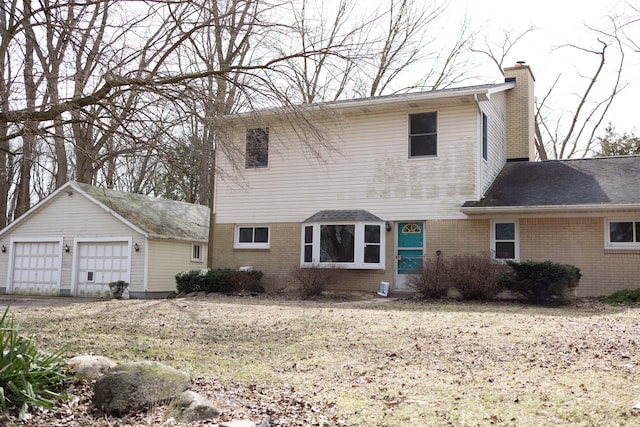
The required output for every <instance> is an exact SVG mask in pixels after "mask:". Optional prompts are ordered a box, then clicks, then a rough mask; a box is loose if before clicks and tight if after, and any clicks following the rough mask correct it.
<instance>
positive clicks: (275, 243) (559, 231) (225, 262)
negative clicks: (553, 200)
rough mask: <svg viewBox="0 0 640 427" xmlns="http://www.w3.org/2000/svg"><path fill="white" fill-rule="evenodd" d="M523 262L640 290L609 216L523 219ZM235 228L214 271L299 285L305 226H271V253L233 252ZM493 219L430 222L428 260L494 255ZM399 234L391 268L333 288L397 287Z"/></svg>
mask: <svg viewBox="0 0 640 427" xmlns="http://www.w3.org/2000/svg"><path fill="white" fill-rule="evenodd" d="M519 230H520V259H521V260H522V261H526V260H536V261H545V260H552V261H554V262H560V263H568V264H573V265H575V266H577V267H579V268H580V270H581V271H582V275H583V277H582V279H581V282H580V286H578V295H579V296H583V297H594V296H600V295H608V294H611V293H613V292H615V291H617V290H620V289H635V288H640V250H635V251H633V250H631V251H630V250H605V249H604V219H603V218H588V217H585V218H523V219H520V220H519ZM233 231H234V226H233V225H232V224H218V225H216V229H215V244H214V267H223V268H232V269H237V268H238V267H240V266H243V265H251V266H253V267H254V268H255V269H257V270H261V271H262V272H263V273H264V274H265V277H264V279H263V280H264V281H265V284H266V285H267V287H268V288H270V289H275V290H277V289H281V288H288V289H294V288H296V287H297V284H296V283H295V281H294V280H293V279H292V278H291V276H290V275H289V273H290V271H291V269H293V268H296V267H298V266H299V265H300V238H301V237H300V234H301V225H300V224H299V223H287V224H271V247H270V249H268V250H247V249H233ZM490 233H491V221H490V219H467V220H439V221H427V225H426V247H427V249H426V256H427V257H429V258H432V257H434V256H435V252H436V251H437V250H440V251H442V255H443V256H445V257H446V256H451V255H456V254H465V253H488V252H489V250H490V243H491V237H490V236H491V234H490ZM394 255H395V254H394V238H393V233H391V232H387V233H386V254H385V256H386V265H387V268H386V269H385V270H344V271H342V272H340V274H339V275H338V276H337V277H336V280H335V283H332V284H331V286H330V288H331V289H332V290H338V291H340V290H345V291H346V290H350V291H362V292H370V293H373V292H375V291H377V290H378V287H379V285H380V282H381V281H387V282H390V283H393V273H394V271H393V268H394V263H395V257H394Z"/></svg>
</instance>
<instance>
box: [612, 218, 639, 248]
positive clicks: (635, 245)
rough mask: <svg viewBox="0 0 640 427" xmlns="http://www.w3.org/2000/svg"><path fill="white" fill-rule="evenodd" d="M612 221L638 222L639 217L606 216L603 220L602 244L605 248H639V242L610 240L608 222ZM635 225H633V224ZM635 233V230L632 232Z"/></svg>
mask: <svg viewBox="0 0 640 427" xmlns="http://www.w3.org/2000/svg"><path fill="white" fill-rule="evenodd" d="M612 222H632V223H640V218H607V219H606V220H605V221H604V244H605V249H640V242H612V241H611V233H610V231H609V230H610V224H611V223H612ZM634 227H635V226H634ZM634 235H635V232H634Z"/></svg>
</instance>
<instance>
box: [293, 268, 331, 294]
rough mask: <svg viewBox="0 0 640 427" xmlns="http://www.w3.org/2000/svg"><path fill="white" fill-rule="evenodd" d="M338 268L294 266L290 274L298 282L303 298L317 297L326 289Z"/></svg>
mask: <svg viewBox="0 0 640 427" xmlns="http://www.w3.org/2000/svg"><path fill="white" fill-rule="evenodd" d="M337 271H338V269H335V268H317V267H312V268H299V267H298V268H294V269H293V270H291V273H290V274H291V276H292V277H293V278H294V279H295V280H296V281H297V282H298V283H299V284H300V292H301V295H302V297H303V298H312V297H317V296H319V295H320V294H322V292H324V291H325V290H326V289H327V286H328V285H329V283H331V281H332V280H333V279H334V277H335V275H336V272H337Z"/></svg>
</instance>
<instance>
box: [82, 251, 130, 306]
mask: <svg viewBox="0 0 640 427" xmlns="http://www.w3.org/2000/svg"><path fill="white" fill-rule="evenodd" d="M130 252H131V251H130V250H129V244H128V243H127V242H86V243H78V264H77V265H78V270H77V273H76V280H77V284H78V285H77V292H76V294H77V295H78V296H95V297H100V296H105V295H107V296H108V295H109V283H110V282H115V281H118V280H124V281H125V282H129V276H130V274H129V266H130V264H131V263H130V259H129V254H130Z"/></svg>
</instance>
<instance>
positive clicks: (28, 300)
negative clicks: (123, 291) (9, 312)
mask: <svg viewBox="0 0 640 427" xmlns="http://www.w3.org/2000/svg"><path fill="white" fill-rule="evenodd" d="M95 301H104V299H103V298H78V297H36V296H26V295H0V314H1V313H4V310H5V309H6V308H7V307H11V309H14V308H25V307H48V306H58V305H70V304H82V303H87V302H95Z"/></svg>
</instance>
